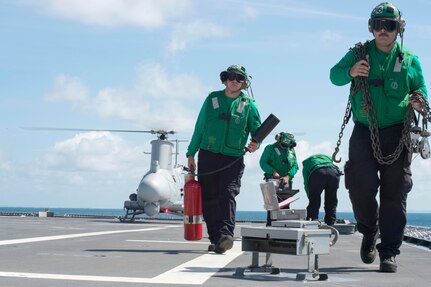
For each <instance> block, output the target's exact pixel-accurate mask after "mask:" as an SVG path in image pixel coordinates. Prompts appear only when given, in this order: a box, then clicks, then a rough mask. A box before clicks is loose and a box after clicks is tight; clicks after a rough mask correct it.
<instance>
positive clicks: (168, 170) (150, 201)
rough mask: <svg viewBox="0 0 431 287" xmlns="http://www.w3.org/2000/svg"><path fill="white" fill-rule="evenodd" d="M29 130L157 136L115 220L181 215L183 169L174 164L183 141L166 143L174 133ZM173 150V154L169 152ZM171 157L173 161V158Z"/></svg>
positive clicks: (40, 128)
mask: <svg viewBox="0 0 431 287" xmlns="http://www.w3.org/2000/svg"><path fill="white" fill-rule="evenodd" d="M23 128H24V129H31V130H51V131H82V132H94V131H96V132H126V133H130V132H135V133H150V134H155V135H157V139H155V140H152V141H151V162H150V169H149V170H148V172H147V173H145V174H144V176H143V177H142V179H141V181H140V183H139V185H138V188H137V189H136V193H132V194H130V196H129V200H126V201H124V209H125V210H126V214H125V215H124V216H122V217H119V220H120V221H121V222H131V221H134V220H135V216H136V215H140V214H146V215H147V216H149V217H154V216H156V215H158V214H159V213H171V214H176V215H183V212H184V177H185V175H186V174H187V168H186V167H184V166H183V165H179V164H178V163H177V157H178V154H179V152H178V143H179V142H182V141H185V140H178V139H176V140H169V139H168V135H170V134H175V132H174V131H166V130H148V131H144V130H112V129H76V128H47V127H23ZM174 146H175V149H176V150H175V152H174V151H173V149H174ZM174 154H175V161H173V155H174Z"/></svg>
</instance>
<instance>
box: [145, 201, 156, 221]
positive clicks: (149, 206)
mask: <svg viewBox="0 0 431 287" xmlns="http://www.w3.org/2000/svg"><path fill="white" fill-rule="evenodd" d="M144 212H145V213H146V214H147V215H148V216H150V217H151V216H155V215H157V214H159V212H160V204H159V203H158V202H148V203H146V204H145V205H144Z"/></svg>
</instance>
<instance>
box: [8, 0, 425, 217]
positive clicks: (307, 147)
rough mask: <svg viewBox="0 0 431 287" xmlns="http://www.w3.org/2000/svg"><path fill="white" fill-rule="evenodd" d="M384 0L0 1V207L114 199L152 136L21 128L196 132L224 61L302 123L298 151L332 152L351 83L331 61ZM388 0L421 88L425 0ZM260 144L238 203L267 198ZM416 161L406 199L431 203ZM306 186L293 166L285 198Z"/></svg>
mask: <svg viewBox="0 0 431 287" xmlns="http://www.w3.org/2000/svg"><path fill="white" fill-rule="evenodd" d="M378 3H379V2H373V1H346V0H333V1H299V0H298V1H289V0H285V1H271V0H265V1H263V0H260V1H258V0H256V1H253V0H247V1H236V0H216V1H197V0H196V1H194V0H182V1H176V0H170V1H169V0H159V1H149V0H142V1H139V0H127V1H126V0H91V1H88V0H70V1H67V0H37V1H31V0H13V1H12V0H0V39H1V45H0V63H1V65H0V206H29V207H88V208H92V207H94V208H122V207H123V201H124V200H126V199H127V198H128V196H129V194H130V193H132V192H134V191H135V189H136V188H137V186H138V184H139V181H140V179H141V177H142V175H143V174H144V173H145V172H146V171H147V170H148V168H149V166H150V163H149V159H150V157H149V155H147V154H145V153H144V152H149V151H150V141H151V140H152V139H154V136H152V135H149V134H123V133H121V134H118V133H106V132H105V133H96V132H81V133H79V132H52V131H51V132H49V131H29V130H24V129H21V128H20V127H23V126H41V127H65V128H88V129H92V128H94V129H140V130H149V129H168V130H175V131H176V132H177V134H176V135H175V136H173V137H171V139H172V138H178V139H190V137H191V133H192V131H193V127H194V123H195V120H196V117H197V114H198V112H199V109H200V107H201V105H202V102H203V100H204V98H205V97H206V96H207V95H208V93H209V92H210V91H213V90H220V89H222V88H223V86H222V85H221V83H220V81H219V73H220V72H221V71H223V70H224V69H226V68H227V67H228V66H229V65H231V64H242V65H244V66H245V67H246V68H247V70H248V72H249V74H250V75H251V76H252V77H253V80H252V90H253V95H254V98H255V100H256V103H257V105H258V107H259V110H260V113H261V117H262V119H264V118H266V117H267V116H268V115H269V114H270V113H273V114H275V115H276V116H277V117H279V118H280V120H281V122H280V124H279V126H278V127H277V128H276V130H277V131H282V130H284V131H290V132H293V133H297V136H296V138H297V141H298V146H297V149H296V151H297V155H298V161H299V162H301V161H302V160H303V159H305V158H306V157H307V156H309V155H310V154H312V153H316V152H323V153H327V154H332V152H333V149H334V146H335V143H336V141H337V139H338V133H339V131H340V125H341V121H342V118H343V116H344V110H345V106H346V103H347V96H348V89H349V87H348V86H345V87H336V86H334V85H332V84H331V83H330V80H329V70H330V68H331V67H332V66H333V65H334V64H336V63H337V62H338V61H339V60H340V59H341V57H343V56H344V54H345V53H346V52H347V51H348V49H349V48H350V47H352V46H353V45H354V44H355V43H357V42H359V41H365V40H367V39H371V38H372V35H371V34H370V33H369V32H368V29H367V21H368V18H369V15H370V13H371V10H372V8H374V6H376V5H377V4H378ZM393 3H394V4H395V5H396V6H398V7H399V8H400V10H401V11H402V12H403V15H404V18H405V19H406V23H407V25H406V32H405V35H404V45H406V46H407V47H409V48H411V49H412V50H413V51H414V52H415V53H416V54H417V55H418V56H419V59H420V60H421V63H422V68H423V72H424V76H425V79H426V82H427V84H428V86H429V85H430V81H429V79H430V77H431V65H430V63H431V54H430V52H429V51H431V40H430V39H431V25H430V24H429V11H431V3H430V2H429V1H426V0H409V1H407V0H406V1H404V0H403V1H396V2H393ZM352 126H353V124H352V122H350V124H349V126H348V127H347V129H346V131H345V133H344V134H345V135H344V138H343V140H342V146H341V151H340V155H341V157H342V159H343V160H342V163H341V164H340V166H343V165H344V161H345V160H346V159H347V148H348V140H349V137H350V132H351V128H352ZM271 142H273V135H271V136H269V137H268V138H267V140H266V141H265V142H264V144H268V143H271ZM186 147H187V143H182V144H181V145H180V152H181V155H180V157H179V159H180V163H183V164H186V160H185V155H184V153H185V149H186ZM262 150H263V148H261V149H260V150H259V151H258V152H256V153H254V154H247V155H246V159H245V160H246V172H245V175H244V178H243V186H242V190H241V194H240V195H239V197H238V198H237V199H238V209H239V210H263V202H262V196H261V193H260V189H259V183H260V182H261V178H262V171H261V170H260V168H259V164H258V161H259V157H260V155H261V152H262ZM300 167H301V168H302V164H301V163H300ZM412 170H413V180H414V187H413V190H412V192H411V193H410V195H409V199H408V210H409V211H428V212H430V211H431V209H430V207H429V202H431V192H430V188H429V187H430V185H431V179H430V173H431V172H430V170H431V160H428V161H425V160H423V159H421V158H420V157H417V158H415V159H414V161H413V165H412ZM302 185H303V181H302V176H301V170H299V172H298V174H297V175H296V177H295V178H294V187H295V188H299V189H301V193H300V199H299V200H298V201H297V202H296V203H294V204H293V205H294V206H292V207H295V208H305V207H306V205H307V199H306V196H305V193H304V191H303V186H302ZM338 198H339V208H338V210H339V211H351V205H350V202H349V199H348V194H347V191H346V190H345V189H344V178H343V179H342V182H341V188H340V190H339V194H338Z"/></svg>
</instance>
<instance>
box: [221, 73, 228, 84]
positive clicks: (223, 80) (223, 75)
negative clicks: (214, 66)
mask: <svg viewBox="0 0 431 287" xmlns="http://www.w3.org/2000/svg"><path fill="white" fill-rule="evenodd" d="M220 81H221V82H222V83H224V82H226V81H227V72H226V71H223V72H221V73H220Z"/></svg>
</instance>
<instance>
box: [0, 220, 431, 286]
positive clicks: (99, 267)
mask: <svg viewBox="0 0 431 287" xmlns="http://www.w3.org/2000/svg"><path fill="white" fill-rule="evenodd" d="M246 225H247V226H249V225H253V226H262V228H264V223H239V224H238V226H237V229H236V231H235V234H236V236H237V238H236V241H235V244H234V247H233V249H232V250H229V251H228V252H226V254H224V255H218V254H214V253H208V252H207V248H208V240H207V239H206V238H204V239H202V240H201V241H185V240H184V238H183V233H184V230H183V226H182V223H181V222H178V221H169V220H164V221H156V220H149V221H140V222H137V223H120V222H119V221H118V220H116V219H104V218H101V219H98V218H65V217H51V218H38V217H15V216H0V226H1V233H0V258H1V260H0V286H8V287H13V286H19V287H26V286H32V287H34V286H45V287H50V286H56V287H57V286H60V287H61V286H78V287H81V286H177V285H178V286H236V287H241V286H247V287H252V286H263V284H264V285H265V286H303V284H316V285H319V286H409V287H413V286H428V285H429V281H430V279H429V277H428V276H429V266H431V251H430V249H429V248H428V247H423V246H417V245H413V244H410V243H404V244H403V246H402V248H401V255H400V256H398V257H397V262H398V272H397V273H395V274H388V273H380V272H377V270H378V267H379V260H378V259H376V261H375V262H374V263H373V264H370V265H366V264H364V263H362V262H361V260H360V257H359V246H360V243H361V238H362V237H361V235H360V234H359V233H355V234H353V235H340V238H339V240H338V242H337V243H336V245H335V246H333V247H331V248H330V254H329V255H320V256H319V267H320V272H322V273H326V274H328V280H327V281H316V280H315V279H314V278H312V277H309V278H307V280H306V281H305V282H304V281H296V275H297V273H299V272H305V271H307V262H308V261H307V256H295V255H280V254H273V256H272V261H273V265H274V266H276V267H278V268H280V271H281V272H280V273H279V274H270V272H269V271H268V272H251V271H250V270H249V269H246V271H245V272H244V276H236V275H235V273H236V270H238V268H246V267H247V266H249V265H250V264H251V260H252V254H251V253H250V252H243V251H241V238H240V237H239V234H240V228H241V227H242V226H246ZM204 229H205V227H204ZM259 259H260V262H259V263H261V264H263V263H264V260H265V254H260V258H259Z"/></svg>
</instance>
